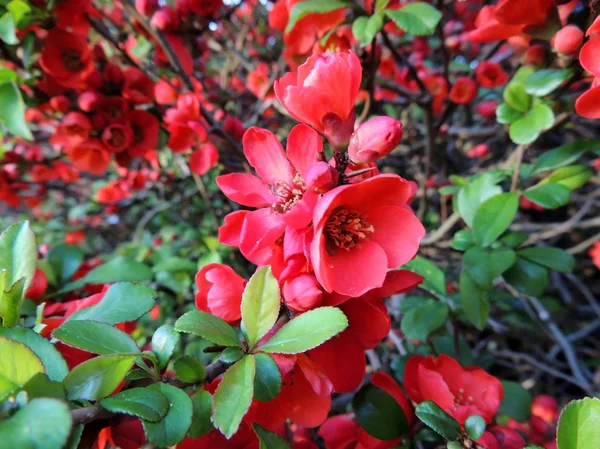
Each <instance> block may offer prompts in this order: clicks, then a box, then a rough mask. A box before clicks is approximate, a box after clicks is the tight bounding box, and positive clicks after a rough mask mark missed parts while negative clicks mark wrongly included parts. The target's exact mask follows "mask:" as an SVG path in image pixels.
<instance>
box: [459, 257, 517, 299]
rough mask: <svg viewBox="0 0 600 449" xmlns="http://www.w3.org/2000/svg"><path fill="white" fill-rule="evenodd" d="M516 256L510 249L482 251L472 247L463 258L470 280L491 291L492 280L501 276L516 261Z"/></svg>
mask: <svg viewBox="0 0 600 449" xmlns="http://www.w3.org/2000/svg"><path fill="white" fill-rule="evenodd" d="M516 258H517V256H516V255H515V252H514V251H513V250H511V249H506V248H498V249H484V248H479V247H474V248H471V249H469V250H468V251H467V252H466V253H465V255H464V257H463V264H464V267H465V270H467V272H468V273H469V275H470V276H471V278H472V279H473V280H474V281H475V282H476V283H477V284H478V285H479V286H481V287H483V288H484V289H487V290H489V289H491V288H492V287H493V285H494V279H496V278H497V277H499V276H500V275H502V273H504V272H505V271H506V270H508V269H509V268H510V267H511V266H512V265H513V264H514V263H515V261H516Z"/></svg>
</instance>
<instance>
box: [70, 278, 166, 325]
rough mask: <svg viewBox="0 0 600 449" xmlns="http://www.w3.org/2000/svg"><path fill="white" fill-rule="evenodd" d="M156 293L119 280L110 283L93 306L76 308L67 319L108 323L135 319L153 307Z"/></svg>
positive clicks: (141, 286)
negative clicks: (116, 282) (100, 298)
mask: <svg viewBox="0 0 600 449" xmlns="http://www.w3.org/2000/svg"><path fill="white" fill-rule="evenodd" d="M155 297H156V293H155V292H154V291H153V290H152V289H150V288H148V287H144V286H143V285H136V284H131V283H129V282H119V283H118V284H113V285H111V286H110V287H109V288H108V290H107V291H106V293H104V296H103V297H102V300H101V301H100V302H99V303H98V304H96V305H95V306H91V307H86V308H85V309H81V310H78V311H77V312H75V313H74V314H73V315H71V316H70V317H69V320H94V321H101V322H104V323H108V324H118V323H125V322H128V321H135V320H137V319H139V318H140V317H141V316H143V315H145V314H146V313H148V312H149V311H150V309H152V307H154V299H155Z"/></svg>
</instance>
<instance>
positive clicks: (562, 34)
mask: <svg viewBox="0 0 600 449" xmlns="http://www.w3.org/2000/svg"><path fill="white" fill-rule="evenodd" d="M582 43H583V31H581V29H580V28H579V27H577V26H575V25H567V26H566V27H564V28H562V29H561V30H560V31H559V32H558V33H556V34H555V35H554V39H553V40H552V46H553V47H554V49H555V50H556V51H557V52H558V53H562V54H563V55H570V54H573V53H575V52H576V51H577V50H579V47H581V44H582Z"/></svg>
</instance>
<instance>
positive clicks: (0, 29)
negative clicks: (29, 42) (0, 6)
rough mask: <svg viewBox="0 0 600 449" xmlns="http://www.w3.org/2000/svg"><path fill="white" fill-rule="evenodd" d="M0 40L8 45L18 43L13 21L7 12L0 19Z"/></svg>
mask: <svg viewBox="0 0 600 449" xmlns="http://www.w3.org/2000/svg"><path fill="white" fill-rule="evenodd" d="M0 39H2V41H4V42H5V43H7V44H9V45H15V44H18V43H19V39H17V35H16V33H15V20H14V18H13V16H12V14H11V13H10V12H8V11H7V12H5V13H4V14H3V15H2V17H0Z"/></svg>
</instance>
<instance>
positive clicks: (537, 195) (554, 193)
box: [523, 184, 571, 209]
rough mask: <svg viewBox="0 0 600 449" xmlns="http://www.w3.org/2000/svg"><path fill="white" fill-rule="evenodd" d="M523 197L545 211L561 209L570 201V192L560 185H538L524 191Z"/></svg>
mask: <svg viewBox="0 0 600 449" xmlns="http://www.w3.org/2000/svg"><path fill="white" fill-rule="evenodd" d="M523 195H524V196H525V198H527V199H528V200H529V201H532V202H534V203H535V204H538V205H540V206H542V207H544V208H546V209H556V208H558V207H562V206H564V205H565V204H568V202H569V200H570V199H571V191H570V190H569V189H568V188H567V187H565V186H563V185H562V184H538V185H535V186H533V187H530V188H529V189H527V190H525V192H523Z"/></svg>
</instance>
